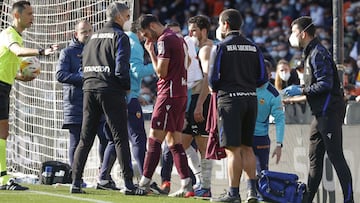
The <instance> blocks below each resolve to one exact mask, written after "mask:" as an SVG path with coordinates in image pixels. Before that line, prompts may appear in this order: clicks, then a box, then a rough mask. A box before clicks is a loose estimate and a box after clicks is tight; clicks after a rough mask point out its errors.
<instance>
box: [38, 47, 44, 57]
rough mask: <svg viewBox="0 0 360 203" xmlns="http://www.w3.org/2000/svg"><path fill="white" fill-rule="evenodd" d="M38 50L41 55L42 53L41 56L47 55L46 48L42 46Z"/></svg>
mask: <svg viewBox="0 0 360 203" xmlns="http://www.w3.org/2000/svg"><path fill="white" fill-rule="evenodd" d="M38 51H39V55H40V56H44V55H45V49H43V48H40V49H38Z"/></svg>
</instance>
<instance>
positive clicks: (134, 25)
mask: <svg viewBox="0 0 360 203" xmlns="http://www.w3.org/2000/svg"><path fill="white" fill-rule="evenodd" d="M130 31H131V32H133V33H137V32H139V31H140V25H139V22H138V21H137V20H135V21H133V22H132V23H131V28H130Z"/></svg>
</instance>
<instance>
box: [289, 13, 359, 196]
mask: <svg viewBox="0 0 360 203" xmlns="http://www.w3.org/2000/svg"><path fill="white" fill-rule="evenodd" d="M291 31H292V32H291V35H290V38H289V41H290V44H291V46H293V47H300V48H304V56H305V58H304V82H305V87H300V86H299V85H292V86H289V87H287V88H286V89H285V90H284V92H285V94H286V95H288V96H295V95H306V99H307V101H308V102H309V105H310V108H311V111H312V114H313V115H314V120H313V121H312V123H311V129H310V133H311V134H310V146H309V159H310V170H309V177H308V190H309V198H308V202H312V200H313V198H314V196H315V194H316V192H317V190H318V187H319V184H320V181H321V178H322V176H323V159H324V155H325V152H327V154H328V156H329V159H330V161H331V163H332V164H333V166H334V168H335V170H336V173H337V175H338V178H339V180H340V184H341V188H342V191H343V195H344V202H345V203H351V202H354V197H353V185H352V177H351V172H350V169H349V166H348V164H347V163H346V160H345V157H344V153H343V146H342V124H343V121H344V116H345V103H344V99H343V98H344V93H343V90H342V88H341V84H340V80H339V76H338V74H337V69H336V66H335V62H334V61H333V60H332V56H331V54H330V52H329V51H328V50H326V48H325V47H324V46H323V45H321V43H320V41H319V40H318V39H317V38H316V37H315V26H314V24H313V23H312V19H311V18H310V17H307V16H304V17H300V18H298V19H296V20H294V21H293V22H292V24H291Z"/></svg>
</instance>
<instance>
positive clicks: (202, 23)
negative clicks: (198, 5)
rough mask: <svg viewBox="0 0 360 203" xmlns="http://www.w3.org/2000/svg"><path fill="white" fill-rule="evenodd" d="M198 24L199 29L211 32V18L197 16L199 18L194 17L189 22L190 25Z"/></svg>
mask: <svg viewBox="0 0 360 203" xmlns="http://www.w3.org/2000/svg"><path fill="white" fill-rule="evenodd" d="M190 23H192V24H196V26H197V27H198V28H200V30H202V29H206V30H207V31H209V29H210V21H209V18H208V17H206V16H204V15H197V16H193V17H191V18H190V19H189V20H188V24H190Z"/></svg>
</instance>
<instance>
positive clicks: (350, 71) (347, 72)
mask: <svg viewBox="0 0 360 203" xmlns="http://www.w3.org/2000/svg"><path fill="white" fill-rule="evenodd" d="M344 72H345V74H347V75H350V74H351V73H352V68H351V67H345V68H344Z"/></svg>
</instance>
